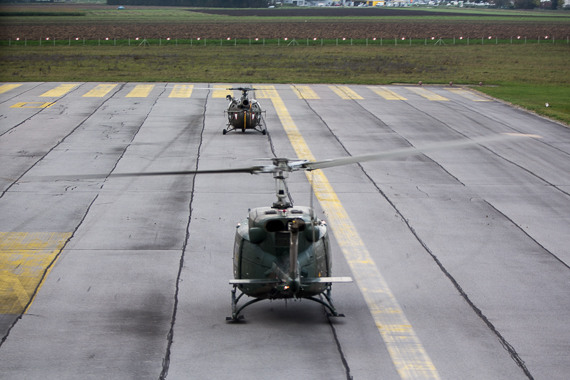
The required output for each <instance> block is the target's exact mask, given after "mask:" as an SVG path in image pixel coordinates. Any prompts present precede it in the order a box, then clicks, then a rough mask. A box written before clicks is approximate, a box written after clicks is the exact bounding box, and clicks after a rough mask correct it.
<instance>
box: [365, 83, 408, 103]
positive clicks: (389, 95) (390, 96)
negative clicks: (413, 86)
mask: <svg viewBox="0 0 570 380" xmlns="http://www.w3.org/2000/svg"><path fill="white" fill-rule="evenodd" d="M368 88H369V89H371V90H372V91H374V92H375V93H376V94H378V95H380V96H381V97H383V98H384V99H386V100H407V99H406V98H404V97H403V96H401V95H398V94H396V93H395V92H394V91H392V90H389V89H388V88H386V87H382V86H380V87H378V86H369V87H368Z"/></svg>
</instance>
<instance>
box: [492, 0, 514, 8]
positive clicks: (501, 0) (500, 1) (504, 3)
mask: <svg viewBox="0 0 570 380" xmlns="http://www.w3.org/2000/svg"><path fill="white" fill-rule="evenodd" d="M511 3H512V1H511V0H495V6H496V7H497V8H509V7H510V6H511Z"/></svg>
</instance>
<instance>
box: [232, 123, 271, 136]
mask: <svg viewBox="0 0 570 380" xmlns="http://www.w3.org/2000/svg"><path fill="white" fill-rule="evenodd" d="M248 129H250V130H251V129H253V130H255V131H257V132H259V133H261V134H262V135H265V134H267V128H264V127H262V126H257V127H255V128H235V127H233V126H231V125H228V126H227V128H225V129H224V130H222V134H224V135H225V134H226V133H228V132H232V131H242V132H244V133H245V131H246V130H248Z"/></svg>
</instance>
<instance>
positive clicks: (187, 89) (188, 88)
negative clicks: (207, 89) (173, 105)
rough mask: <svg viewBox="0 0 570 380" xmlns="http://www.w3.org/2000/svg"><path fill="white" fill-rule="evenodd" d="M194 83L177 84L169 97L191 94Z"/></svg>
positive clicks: (187, 96) (188, 95) (186, 96)
mask: <svg viewBox="0 0 570 380" xmlns="http://www.w3.org/2000/svg"><path fill="white" fill-rule="evenodd" d="M193 89H194V85H191V84H177V85H174V88H173V89H172V91H171V92H170V95H168V97H169V98H189V97H190V96H192V90H193Z"/></svg>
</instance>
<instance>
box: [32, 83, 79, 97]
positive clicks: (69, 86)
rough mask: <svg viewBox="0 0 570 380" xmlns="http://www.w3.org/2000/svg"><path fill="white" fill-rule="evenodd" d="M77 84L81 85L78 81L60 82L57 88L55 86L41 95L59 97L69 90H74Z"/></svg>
mask: <svg viewBox="0 0 570 380" xmlns="http://www.w3.org/2000/svg"><path fill="white" fill-rule="evenodd" d="M77 86H79V84H78V83H64V84H60V85H59V86H57V87H56V88H53V89H51V90H49V91H46V92H44V93H43V94H41V95H40V96H43V97H52V98H57V97H60V96H63V95H65V94H67V93H68V92H69V91H71V90H73V89H74V88H75V87H77Z"/></svg>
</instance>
